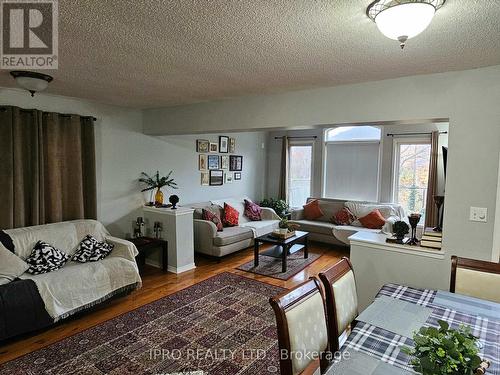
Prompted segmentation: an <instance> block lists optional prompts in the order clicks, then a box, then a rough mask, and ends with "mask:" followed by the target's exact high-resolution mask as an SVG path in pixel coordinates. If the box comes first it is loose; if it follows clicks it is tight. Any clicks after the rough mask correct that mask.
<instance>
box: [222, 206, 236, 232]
mask: <svg viewBox="0 0 500 375" xmlns="http://www.w3.org/2000/svg"><path fill="white" fill-rule="evenodd" d="M239 216H240V213H239V212H238V210H237V209H236V208H234V207H231V206H230V205H228V204H227V203H224V216H222V224H224V226H225V227H236V226H238V218H239Z"/></svg>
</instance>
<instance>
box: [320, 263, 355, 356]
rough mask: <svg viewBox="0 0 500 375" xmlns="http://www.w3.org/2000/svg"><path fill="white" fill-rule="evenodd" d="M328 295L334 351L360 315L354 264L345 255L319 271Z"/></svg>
mask: <svg viewBox="0 0 500 375" xmlns="http://www.w3.org/2000/svg"><path fill="white" fill-rule="evenodd" d="M319 278H320V280H321V282H322V284H323V287H324V289H325V295H326V311H327V316H328V331H329V332H328V334H329V337H330V348H331V350H332V352H336V351H338V350H339V349H340V342H339V337H340V335H341V334H342V333H343V332H344V331H346V329H347V328H348V327H349V326H351V328H352V327H354V324H355V319H356V317H357V316H358V296H357V292H356V280H355V279H354V271H353V269H352V264H351V262H350V261H349V259H348V258H346V257H343V258H342V260H340V261H339V262H338V263H336V264H334V265H333V266H332V267H330V268H328V269H327V270H325V271H322V272H320V273H319Z"/></svg>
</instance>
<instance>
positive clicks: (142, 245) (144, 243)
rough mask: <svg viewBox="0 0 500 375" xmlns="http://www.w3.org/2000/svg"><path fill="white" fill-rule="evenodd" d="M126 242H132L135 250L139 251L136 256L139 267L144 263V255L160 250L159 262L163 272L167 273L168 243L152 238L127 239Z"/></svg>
mask: <svg viewBox="0 0 500 375" xmlns="http://www.w3.org/2000/svg"><path fill="white" fill-rule="evenodd" d="M127 240H128V241H130V242H132V243H133V244H134V245H135V247H137V250H138V251H139V255H137V258H138V263H139V265H140V266H141V267H143V266H144V264H145V263H146V254H147V253H148V252H150V251H151V250H154V249H158V248H161V250H162V255H161V262H162V268H163V271H164V272H166V271H167V266H168V261H167V259H168V242H167V241H165V240H163V239H161V238H152V237H137V238H127Z"/></svg>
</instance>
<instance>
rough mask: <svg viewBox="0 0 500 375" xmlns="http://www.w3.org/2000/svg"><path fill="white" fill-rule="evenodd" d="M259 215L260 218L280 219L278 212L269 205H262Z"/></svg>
mask: <svg viewBox="0 0 500 375" xmlns="http://www.w3.org/2000/svg"><path fill="white" fill-rule="evenodd" d="M260 217H261V218H262V220H281V218H280V217H279V216H278V214H276V212H275V211H274V210H273V209H272V208H270V207H262V211H261V213H260Z"/></svg>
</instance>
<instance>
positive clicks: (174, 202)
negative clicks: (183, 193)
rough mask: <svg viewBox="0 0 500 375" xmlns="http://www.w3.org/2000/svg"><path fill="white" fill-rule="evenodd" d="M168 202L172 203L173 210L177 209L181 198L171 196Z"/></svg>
mask: <svg viewBox="0 0 500 375" xmlns="http://www.w3.org/2000/svg"><path fill="white" fill-rule="evenodd" d="M168 201H169V202H170V203H172V210H175V209H177V207H176V205H177V203H179V197H178V196H177V195H171V196H170V197H168Z"/></svg>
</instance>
